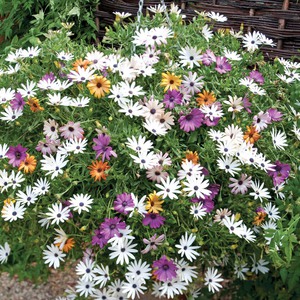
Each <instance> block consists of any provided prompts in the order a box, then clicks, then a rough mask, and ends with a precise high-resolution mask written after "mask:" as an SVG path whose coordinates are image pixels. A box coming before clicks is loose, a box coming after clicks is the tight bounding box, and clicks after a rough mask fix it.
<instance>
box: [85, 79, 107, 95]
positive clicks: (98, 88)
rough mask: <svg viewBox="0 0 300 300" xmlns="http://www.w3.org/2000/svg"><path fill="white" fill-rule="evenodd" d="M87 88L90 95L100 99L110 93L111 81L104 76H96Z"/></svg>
mask: <svg viewBox="0 0 300 300" xmlns="http://www.w3.org/2000/svg"><path fill="white" fill-rule="evenodd" d="M87 87H88V89H89V90H90V93H91V94H92V95H94V96H95V97H96V98H98V99H99V98H101V97H104V96H105V94H107V93H109V89H110V81H109V80H107V79H106V78H105V77H103V76H95V77H94V79H92V80H91V81H90V82H89V83H88V84H87Z"/></svg>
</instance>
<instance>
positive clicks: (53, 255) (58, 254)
mask: <svg viewBox="0 0 300 300" xmlns="http://www.w3.org/2000/svg"><path fill="white" fill-rule="evenodd" d="M47 249H48V250H44V251H43V259H44V260H45V264H48V265H49V267H51V266H53V268H54V269H56V268H59V266H60V262H61V261H64V257H65V256H66V254H65V253H63V252H62V251H61V250H59V249H58V247H56V246H55V245H53V244H52V245H51V246H49V245H47Z"/></svg>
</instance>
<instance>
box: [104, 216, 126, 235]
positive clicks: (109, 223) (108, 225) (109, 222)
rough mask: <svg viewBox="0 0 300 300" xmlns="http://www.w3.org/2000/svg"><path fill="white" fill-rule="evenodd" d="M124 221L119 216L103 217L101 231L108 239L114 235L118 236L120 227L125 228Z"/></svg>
mask: <svg viewBox="0 0 300 300" xmlns="http://www.w3.org/2000/svg"><path fill="white" fill-rule="evenodd" d="M125 228H126V223H125V222H123V221H122V220H121V219H120V218H118V217H114V218H105V221H104V222H103V223H102V224H101V225H100V229H101V233H102V234H103V235H104V238H105V239H110V238H112V237H114V236H115V235H117V236H120V232H119V230H120V229H125Z"/></svg>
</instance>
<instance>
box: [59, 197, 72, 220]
mask: <svg viewBox="0 0 300 300" xmlns="http://www.w3.org/2000/svg"><path fill="white" fill-rule="evenodd" d="M61 204H62V206H63V208H65V207H69V206H70V205H71V202H70V201H69V200H65V201H61ZM72 218H73V214H72V212H71V210H70V212H69V219H72Z"/></svg>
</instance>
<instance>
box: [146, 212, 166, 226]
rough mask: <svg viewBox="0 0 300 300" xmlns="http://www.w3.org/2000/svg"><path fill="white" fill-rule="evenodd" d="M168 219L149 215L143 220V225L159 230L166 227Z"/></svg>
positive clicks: (153, 214) (152, 214)
mask: <svg viewBox="0 0 300 300" xmlns="http://www.w3.org/2000/svg"><path fill="white" fill-rule="evenodd" d="M165 220H166V218H165V217H163V216H161V215H159V214H155V213H148V214H146V215H145V217H144V219H143V225H145V226H146V225H149V226H150V228H159V227H160V226H162V225H164V222H165Z"/></svg>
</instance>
